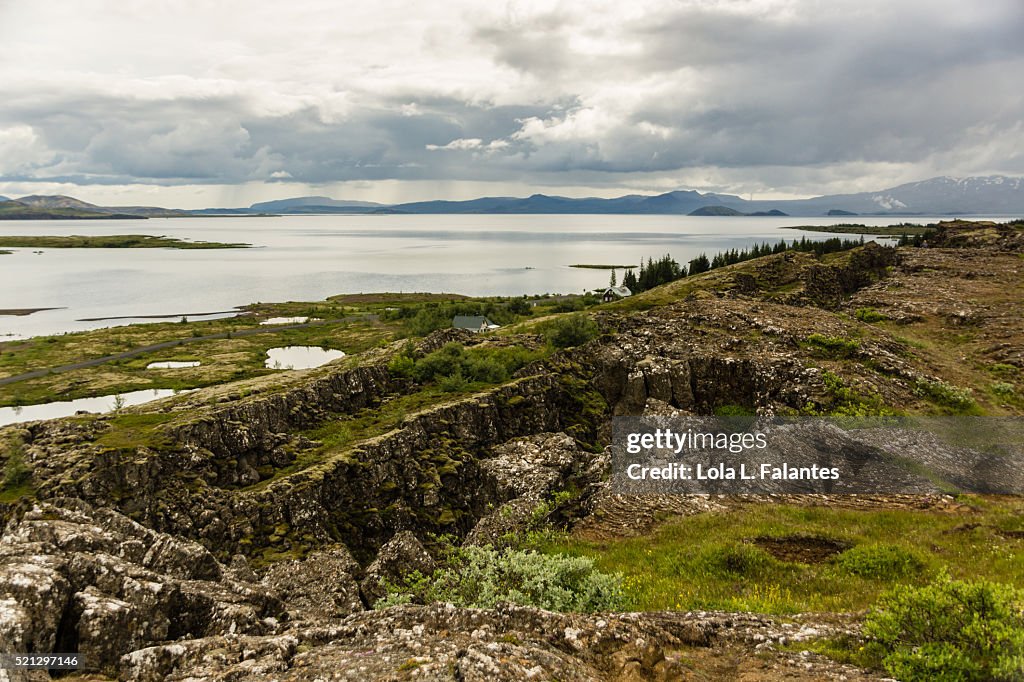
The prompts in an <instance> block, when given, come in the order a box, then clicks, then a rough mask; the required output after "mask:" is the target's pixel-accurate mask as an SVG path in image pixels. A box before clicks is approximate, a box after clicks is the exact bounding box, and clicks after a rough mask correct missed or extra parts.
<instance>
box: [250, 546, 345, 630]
mask: <svg viewBox="0 0 1024 682" xmlns="http://www.w3.org/2000/svg"><path fill="white" fill-rule="evenodd" d="M361 572H362V571H361V569H360V567H359V564H357V563H356V562H355V560H354V559H353V558H352V555H351V554H350V553H349V551H348V549H346V548H345V547H344V546H343V545H335V546H333V547H330V548H328V549H325V550H323V551H319V552H314V553H313V554H310V555H309V556H307V557H306V558H305V559H303V560H302V561H281V562H278V563H276V564H273V565H272V566H271V567H270V569H269V570H268V571H267V572H266V574H265V575H264V576H263V585H265V586H266V587H268V588H269V589H271V590H273V591H274V592H275V593H276V594H277V595H278V596H279V597H280V598H281V599H282V600H284V601H285V602H286V603H287V605H288V614H289V616H290V618H291V619H292V620H303V619H305V620H319V619H331V618H342V617H344V616H348V615H350V614H352V613H355V612H356V611H362V610H363V608H364V606H363V602H362V600H361V598H360V596H359V584H358V583H357V582H356V579H355V576H357V575H359V574H360V573H361Z"/></svg>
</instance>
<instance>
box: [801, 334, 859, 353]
mask: <svg viewBox="0 0 1024 682" xmlns="http://www.w3.org/2000/svg"><path fill="white" fill-rule="evenodd" d="M806 343H807V345H808V346H809V347H810V348H811V350H814V351H816V352H817V353H818V354H819V355H823V356H825V357H829V358H848V357H851V356H853V355H856V354H857V352H858V351H859V350H860V344H859V343H857V342H856V341H854V340H852V339H844V338H841V337H839V336H825V335H824V334H811V335H810V336H808V337H807V341H806Z"/></svg>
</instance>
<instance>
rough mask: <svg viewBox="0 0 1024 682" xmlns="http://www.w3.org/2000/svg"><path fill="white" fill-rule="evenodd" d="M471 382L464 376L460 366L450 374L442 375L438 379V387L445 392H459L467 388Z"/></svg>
mask: <svg viewBox="0 0 1024 682" xmlns="http://www.w3.org/2000/svg"><path fill="white" fill-rule="evenodd" d="M468 385H469V382H468V381H466V378H465V377H464V376H462V369H461V368H459V367H456V368H455V371H454V372H452V373H451V374H449V375H448V376H444V377H441V378H440V379H438V381H437V387H438V388H440V389H441V390H442V391H444V392H445V393H458V392H460V391H464V390H466V386H468Z"/></svg>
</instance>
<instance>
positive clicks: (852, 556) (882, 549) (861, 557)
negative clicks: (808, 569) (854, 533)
mask: <svg viewBox="0 0 1024 682" xmlns="http://www.w3.org/2000/svg"><path fill="white" fill-rule="evenodd" d="M835 563H836V566H838V567H839V568H840V569H841V570H843V571H845V572H847V573H850V574H852V575H857V576H860V577H862V578H875V579H885V580H894V579H898V578H905V577H907V576H911V575H915V574H917V573H920V572H921V570H922V569H923V568H924V561H922V560H921V557H919V556H918V555H917V554H914V553H913V552H911V551H909V550H906V549H904V548H902V547H899V546H896V545H858V546H856V547H854V548H852V549H848V550H846V551H845V552H843V553H842V554H840V555H839V556H837V557H836V559H835Z"/></svg>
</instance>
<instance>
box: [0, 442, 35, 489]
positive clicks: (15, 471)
mask: <svg viewBox="0 0 1024 682" xmlns="http://www.w3.org/2000/svg"><path fill="white" fill-rule="evenodd" d="M9 446H10V454H9V455H8V457H7V463H6V464H5V465H4V475H3V479H2V480H0V490H3V491H8V490H14V489H16V488H18V487H19V486H21V485H23V484H25V483H27V482H28V481H29V479H31V478H32V469H31V467H29V465H28V464H27V463H26V462H25V447H24V445H22V443H21V441H20V440H12V441H9Z"/></svg>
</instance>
